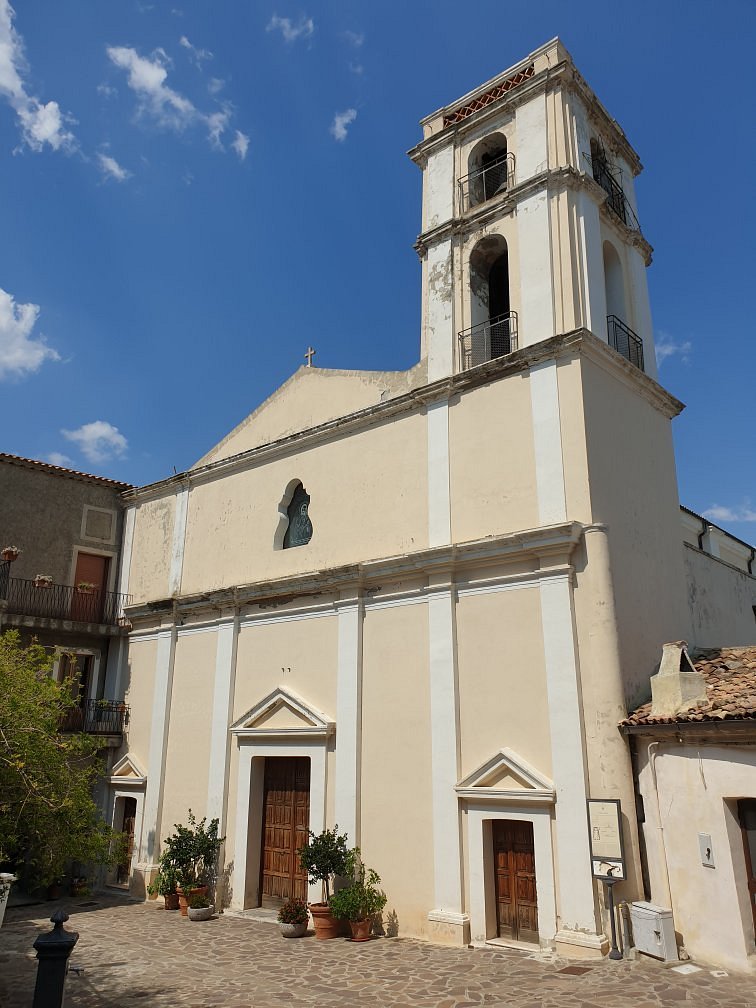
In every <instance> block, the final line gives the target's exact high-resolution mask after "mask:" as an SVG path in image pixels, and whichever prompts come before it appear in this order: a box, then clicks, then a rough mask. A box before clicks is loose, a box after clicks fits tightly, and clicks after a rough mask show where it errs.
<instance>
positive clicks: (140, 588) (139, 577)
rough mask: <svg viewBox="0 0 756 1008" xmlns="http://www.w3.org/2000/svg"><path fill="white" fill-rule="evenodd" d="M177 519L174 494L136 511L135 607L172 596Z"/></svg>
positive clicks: (132, 586)
mask: <svg viewBox="0 0 756 1008" xmlns="http://www.w3.org/2000/svg"><path fill="white" fill-rule="evenodd" d="M174 517H175V496H174V494H173V493H171V494H169V495H167V496H166V497H162V498H159V499H157V500H151V501H144V502H143V503H141V504H140V505H139V507H138V508H137V510H136V514H135V517H134V540H133V546H132V550H131V567H130V574H129V594H130V595H131V596H132V597H133V601H134V602H135V603H138V602H143V601H144V600H145V599H156V598H165V597H166V596H167V595H168V577H169V573H170V567H171V545H172V537H173V523H174Z"/></svg>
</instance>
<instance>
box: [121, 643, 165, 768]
mask: <svg viewBox="0 0 756 1008" xmlns="http://www.w3.org/2000/svg"><path fill="white" fill-rule="evenodd" d="M156 658H157V642H156V641H155V640H146V641H140V640H132V641H129V652H128V661H127V663H126V670H125V674H124V690H125V694H124V701H125V703H127V704H128V705H129V708H130V712H131V717H130V719H129V724H128V730H127V733H126V736H125V738H124V744H123V748H122V750H121V752H120V753H119V754H118V757H116V759H118V758H119V757H120V756H122V755H125V754H126V753H127V752H130V753H131V754H132V756H133V757H134V758H135V759H136V761H137V763H139V765H140V766H141V768H142V769H143V770H144V771H145V772H146V771H147V768H148V766H149V759H150V731H151V729H152V699H153V691H154V689H155V661H156Z"/></svg>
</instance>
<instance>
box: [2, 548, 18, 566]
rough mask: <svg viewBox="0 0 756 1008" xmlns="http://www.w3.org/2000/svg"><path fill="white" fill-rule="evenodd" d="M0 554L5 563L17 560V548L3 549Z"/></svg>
mask: <svg viewBox="0 0 756 1008" xmlns="http://www.w3.org/2000/svg"><path fill="white" fill-rule="evenodd" d="M0 556H1V557H2V558H3V560H5V561H6V563H13V561H14V560H18V550H14V549H4V550H3V551H2V553H0Z"/></svg>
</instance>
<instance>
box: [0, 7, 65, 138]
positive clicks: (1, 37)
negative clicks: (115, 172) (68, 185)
mask: <svg viewBox="0 0 756 1008" xmlns="http://www.w3.org/2000/svg"><path fill="white" fill-rule="evenodd" d="M13 16H14V10H13V8H12V7H11V5H10V3H9V2H8V0H0V95H2V96H3V97H5V99H6V100H7V101H8V103H9V105H10V106H11V108H12V109H13V110H14V111H15V113H16V115H17V116H18V119H19V122H20V123H21V133H22V135H23V139H24V142H25V143H26V145H27V146H28V147H30V148H31V150H33V151H41V150H42V149H43V148H44V146H45V144H48V145H49V146H50V147H52V149H53V150H56V151H57V150H72V149H73V148H74V147H75V146H76V138H75V137H74V135H73V133H71V132H70V130H68V129H67V127H66V122H67V120H68V118H69V117H66V116H64V114H63V113H62V112H61V110H60V106H59V105H58V103H57V102H55V101H49V102H46V103H45V102H41V101H40V100H39V99H38V98H35V97H34V95H30V94H28V92H27V90H26V85H25V84H24V80H23V76H22V71H23V70H25V69H26V65H25V60H24V43H23V39H22V38H21V36H20V35H19V34H18V32H17V31H16V30H15V28H14V27H13Z"/></svg>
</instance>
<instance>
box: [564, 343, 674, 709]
mask: <svg viewBox="0 0 756 1008" xmlns="http://www.w3.org/2000/svg"><path fill="white" fill-rule="evenodd" d="M582 372H583V395H584V411H585V427H586V442H587V448H588V452H587V454H588V468H589V476H590V487H591V509H592V517H593V520H594V521H596V522H603V523H606V525H607V526H608V537H609V548H610V558H611V567H612V572H613V581H614V596H615V605H616V614H617V631H618V639H619V647H620V655H621V661H622V673H623V678H624V683H625V696H626V701H627V707H628V709H629V708H632V707H634V706H636V705H637V704H638V703H641V702H642V701H643V700H645V698H646V695H647V693H648V679H649V676H651V675H652V674H653V672H654V671H655V667H656V665H657V663H658V661H659V642H660V641H662V642H663V641H669V640H678V639H680V638H681V637H683V636H684V634H685V631H686V629H687V618H686V613H685V597H684V595H685V593H684V583H685V582H684V577H685V575H684V570H683V563H682V555H681V552H680V518H679V504H678V501H679V497H678V492H677V479H676V473H675V459H674V452H673V448H672V430H671V424H670V422H669V420H668V419H667V418H666V417H665V416H663V415H662V414H661V413H660V412H659V411H658V410H657V409H655V408H654V407H653V406H652V405H651V403H649V402H647V401H646V399H645V398H644V397H642V396H639V395H638V394H637V392H636V391H635V390H634V389H633V388H631V387H630V385H629V384H625V383H624V382H623V381H621V380H620V381H618V380H616V379H615V378H613V377H612V376H611V375H609V374H608V373H607V372H605V371H604V370H603V369H601V368H600V367H598V366H597V365H596V364H594V363H593V362H591V361H588V360H585V361H584V362H583V364H582Z"/></svg>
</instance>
